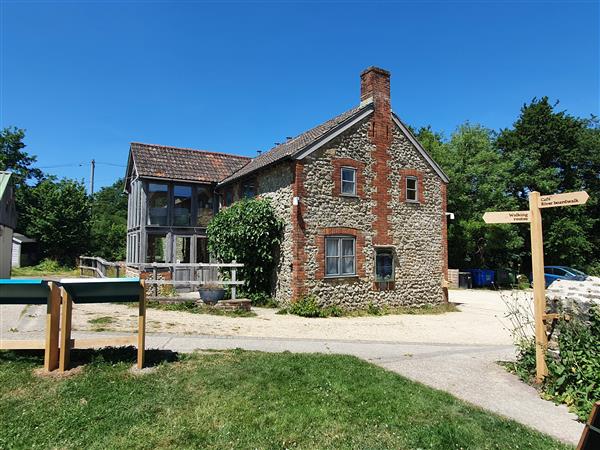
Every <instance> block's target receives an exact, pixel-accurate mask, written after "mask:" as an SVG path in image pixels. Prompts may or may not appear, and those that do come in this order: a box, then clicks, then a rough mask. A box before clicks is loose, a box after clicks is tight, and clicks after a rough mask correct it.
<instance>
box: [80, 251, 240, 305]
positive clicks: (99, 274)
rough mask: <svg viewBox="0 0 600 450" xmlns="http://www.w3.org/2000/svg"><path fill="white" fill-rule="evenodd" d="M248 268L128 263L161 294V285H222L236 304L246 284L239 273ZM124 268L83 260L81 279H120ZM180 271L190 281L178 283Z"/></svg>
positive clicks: (88, 258)
mask: <svg viewBox="0 0 600 450" xmlns="http://www.w3.org/2000/svg"><path fill="white" fill-rule="evenodd" d="M242 267H244V264H242V263H237V262H235V261H233V262H230V263H127V268H131V269H134V270H135V271H137V272H138V273H139V274H140V276H141V274H142V273H144V272H145V273H148V274H149V276H146V277H144V278H145V283H146V284H147V285H150V286H155V291H157V288H158V286H160V285H169V286H183V287H190V288H192V287H195V286H202V285H205V284H213V283H214V284H219V285H221V286H230V287H231V298H232V299H234V300H235V298H236V295H237V287H238V286H242V285H243V284H244V281H243V280H238V278H237V275H238V273H237V271H238V269H240V268H242ZM124 269H125V268H124V264H123V263H118V262H111V261H106V260H105V259H102V258H100V257H97V256H80V257H79V270H80V273H81V276H91V277H95V278H107V277H108V276H111V272H112V275H114V276H116V277H120V276H121V274H122V272H123V270H124ZM177 269H189V270H190V273H189V278H190V279H188V280H175V279H174V278H175V271H176V270H177ZM223 269H228V270H229V272H230V277H229V279H228V280H224V279H223V277H222V274H221V271H222V270H223ZM165 272H168V273H169V277H168V278H170V279H163V280H160V279H159V275H161V274H162V273H165Z"/></svg>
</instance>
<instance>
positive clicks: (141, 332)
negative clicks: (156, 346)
mask: <svg viewBox="0 0 600 450" xmlns="http://www.w3.org/2000/svg"><path fill="white" fill-rule="evenodd" d="M145 351H146V283H144V281H143V280H142V281H141V282H140V299H139V313H138V345H137V368H138V369H141V368H143V367H144V356H145Z"/></svg>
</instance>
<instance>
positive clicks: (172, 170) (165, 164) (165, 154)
mask: <svg viewBox="0 0 600 450" xmlns="http://www.w3.org/2000/svg"><path fill="white" fill-rule="evenodd" d="M131 156H132V158H133V163H134V164H135V168H136V169H137V173H138V175H139V176H141V177H152V178H165V179H170V180H182V181H193V182H198V183H217V182H219V181H221V180H223V179H224V178H227V177H228V176H230V175H231V174H233V173H234V172H235V171H237V170H239V169H240V168H242V167H243V166H245V165H246V164H248V162H249V161H250V160H251V159H250V158H248V157H246V156H238V155H231V154H228V153H217V152H207V151H204V150H194V149H191V148H178V147H168V146H164V145H154V144H141V143H139V142H132V143H131Z"/></svg>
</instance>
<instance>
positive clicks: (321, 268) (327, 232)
mask: <svg viewBox="0 0 600 450" xmlns="http://www.w3.org/2000/svg"><path fill="white" fill-rule="evenodd" d="M327 236H354V237H355V238H356V276H358V277H364V276H365V252H364V248H365V236H364V234H363V233H362V232H361V231H360V230H357V229H356V228H348V227H326V228H321V229H320V230H319V233H318V234H317V237H316V242H315V244H316V246H317V261H318V263H319V265H318V266H317V271H316V272H315V278H316V279H317V280H322V279H323V278H325V238H326V237H327Z"/></svg>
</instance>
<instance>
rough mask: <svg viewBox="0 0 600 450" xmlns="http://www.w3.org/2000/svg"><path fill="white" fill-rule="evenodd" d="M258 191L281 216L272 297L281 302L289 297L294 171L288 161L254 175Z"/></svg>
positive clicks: (290, 292) (290, 291)
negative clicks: (282, 226)
mask: <svg viewBox="0 0 600 450" xmlns="http://www.w3.org/2000/svg"><path fill="white" fill-rule="evenodd" d="M256 178H257V194H258V196H260V197H263V198H268V199H270V200H271V204H272V206H273V209H274V210H275V214H276V215H277V217H278V218H280V219H281V220H283V222H284V224H285V226H284V230H283V240H282V243H281V246H280V248H279V249H278V250H277V252H278V253H277V255H276V257H277V264H276V269H275V272H274V277H273V297H274V298H275V299H276V300H277V301H278V302H280V303H286V302H289V301H290V299H291V297H292V288H291V283H292V261H293V253H292V243H293V242H292V222H291V218H292V196H293V189H292V183H293V180H294V175H293V171H292V166H291V165H290V164H289V163H283V164H277V165H275V166H273V167H271V168H268V169H266V170H265V171H263V172H261V173H260V174H258V175H257V177H256Z"/></svg>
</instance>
